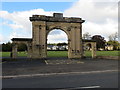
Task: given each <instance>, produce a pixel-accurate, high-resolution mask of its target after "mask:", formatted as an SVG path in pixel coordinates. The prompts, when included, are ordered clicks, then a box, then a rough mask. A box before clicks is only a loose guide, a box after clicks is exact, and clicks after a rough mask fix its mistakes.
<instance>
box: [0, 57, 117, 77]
mask: <svg viewBox="0 0 120 90" xmlns="http://www.w3.org/2000/svg"><path fill="white" fill-rule="evenodd" d="M117 70H118V60H107V59H106V60H105V59H90V58H88V59H72V60H71V59H66V58H54V59H53V58H48V59H46V60H45V59H43V60H37V59H36V60H26V59H20V60H18V61H5V62H3V63H2V75H3V76H2V77H3V78H14V77H22V76H23V77H24V76H36V75H38V76H39V75H51V74H67V73H85V72H93V73H94V72H102V71H103V72H104V71H105V72H106V71H107V72H109V71H117Z"/></svg>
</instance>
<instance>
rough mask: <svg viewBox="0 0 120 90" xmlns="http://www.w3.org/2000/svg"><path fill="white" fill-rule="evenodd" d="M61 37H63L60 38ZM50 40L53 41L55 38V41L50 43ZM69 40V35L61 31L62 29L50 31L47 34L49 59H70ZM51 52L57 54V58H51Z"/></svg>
mask: <svg viewBox="0 0 120 90" xmlns="http://www.w3.org/2000/svg"><path fill="white" fill-rule="evenodd" d="M60 35H62V36H61V37H60ZM50 38H52V39H53V38H54V40H52V41H50ZM68 39H69V37H68V34H67V33H66V32H65V31H64V30H61V29H60V28H59V29H56V28H55V29H52V30H49V31H48V33H47V46H48V50H47V57H57V58H58V57H68V55H69V52H68V51H69V47H68V46H69V43H68ZM51 51H53V52H54V53H55V52H56V53H57V56H50V54H51V53H53V52H51ZM50 52H51V53H50ZM61 52H62V53H61ZM65 52H66V53H65ZM64 55H65V56H64Z"/></svg>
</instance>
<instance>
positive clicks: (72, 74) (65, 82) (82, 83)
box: [2, 59, 118, 90]
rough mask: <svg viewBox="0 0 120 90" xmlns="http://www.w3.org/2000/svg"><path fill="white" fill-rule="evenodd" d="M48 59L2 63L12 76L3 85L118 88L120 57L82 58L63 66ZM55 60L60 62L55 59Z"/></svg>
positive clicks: (6, 71)
mask: <svg viewBox="0 0 120 90" xmlns="http://www.w3.org/2000/svg"><path fill="white" fill-rule="evenodd" d="M64 61H65V60H61V61H59V62H64ZM45 62H46V60H32V61H29V60H28V61H27V60H19V61H12V62H5V63H2V72H3V76H5V77H11V78H4V79H3V80H2V85H3V88H67V89H68V88H69V89H73V90H74V89H76V88H77V89H80V88H117V87H118V73H117V71H118V60H103V59H81V60H78V61H76V60H75V61H74V62H75V63H73V64H59V65H58V64H52V65H51V64H50V65H49V64H46V63H45ZM51 62H53V63H55V62H57V63H58V61H55V60H53V61H51ZM70 62H71V61H70ZM76 62H80V63H76ZM31 75H32V77H31ZM14 77H15V78H14ZM114 90H115V89H114Z"/></svg>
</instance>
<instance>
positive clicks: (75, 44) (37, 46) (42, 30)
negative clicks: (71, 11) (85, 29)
mask: <svg viewBox="0 0 120 90" xmlns="http://www.w3.org/2000/svg"><path fill="white" fill-rule="evenodd" d="M30 21H31V22H32V38H31V39H26V38H22V39H21V38H19V39H17V38H13V39H12V41H13V43H14V46H13V50H12V57H13V58H16V57H17V54H16V53H17V43H19V42H24V43H26V44H27V47H28V57H29V58H33V59H34V58H39V59H41V58H47V35H48V33H49V32H50V31H51V30H53V29H60V30H62V31H64V32H65V33H66V34H67V36H68V45H69V46H68V48H69V50H68V58H82V57H83V41H82V23H83V22H84V20H82V19H81V18H74V17H63V14H62V13H54V14H53V16H45V15H33V16H32V17H30Z"/></svg>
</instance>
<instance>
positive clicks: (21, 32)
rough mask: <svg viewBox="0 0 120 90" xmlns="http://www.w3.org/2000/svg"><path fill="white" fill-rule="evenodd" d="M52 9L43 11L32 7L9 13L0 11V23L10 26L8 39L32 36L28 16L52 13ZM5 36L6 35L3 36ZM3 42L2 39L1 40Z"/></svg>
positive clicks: (4, 30)
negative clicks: (0, 20)
mask: <svg viewBox="0 0 120 90" xmlns="http://www.w3.org/2000/svg"><path fill="white" fill-rule="evenodd" d="M53 12H54V11H44V10H43V9H33V10H29V11H15V12H12V13H9V12H8V11H0V13H1V14H0V18H2V20H3V21H2V23H1V25H6V26H7V27H10V28H9V29H10V30H11V32H10V33H11V34H10V35H9V36H7V37H8V38H9V39H8V40H10V39H11V38H13V37H14V38H16V37H26V38H31V37H32V24H31V22H30V20H29V17H31V16H32V15H41V14H43V15H48V16H50V15H52V14H53ZM8 31H9V30H6V29H2V32H8ZM3 37H6V36H3ZM2 41H3V42H4V40H2Z"/></svg>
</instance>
